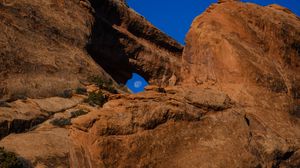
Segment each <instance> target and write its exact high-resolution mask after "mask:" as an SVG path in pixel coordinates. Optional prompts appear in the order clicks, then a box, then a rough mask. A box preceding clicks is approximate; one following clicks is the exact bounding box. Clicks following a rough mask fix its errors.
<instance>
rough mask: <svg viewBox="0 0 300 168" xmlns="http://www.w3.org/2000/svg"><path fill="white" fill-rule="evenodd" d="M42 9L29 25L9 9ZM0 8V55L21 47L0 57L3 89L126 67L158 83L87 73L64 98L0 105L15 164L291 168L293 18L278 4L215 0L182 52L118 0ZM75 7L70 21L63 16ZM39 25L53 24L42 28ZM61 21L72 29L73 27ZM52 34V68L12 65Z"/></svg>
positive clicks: (297, 129)
mask: <svg viewBox="0 0 300 168" xmlns="http://www.w3.org/2000/svg"><path fill="white" fill-rule="evenodd" d="M60 2H61V3H60ZM62 2H64V3H66V4H67V5H69V6H68V7H67V6H64V5H66V4H64V3H62ZM43 5H44V6H43ZM47 5H48V6H47ZM51 6H55V11H53V12H52V13H49V12H45V13H43V15H45V16H43V19H41V20H40V22H43V23H44V22H46V21H51V19H53V17H54V18H55V17H57V18H56V19H58V18H60V19H63V20H60V19H58V20H54V21H53V20H52V21H53V22H51V24H45V25H44V24H42V25H40V22H32V19H33V20H34V18H35V17H33V18H32V17H30V18H28V20H26V19H20V16H18V17H16V16H15V15H21V14H22V12H15V11H18V10H21V11H22V10H25V9H26V10H29V9H31V10H32V11H31V13H33V14H36V13H38V11H44V10H49V9H52V8H49V9H48V8H47V9H46V7H51ZM40 8H42V9H43V10H39V9H40ZM0 9H1V10H0V12H1V13H0V14H1V15H0V17H2V18H3V20H1V21H0V23H1V24H4V25H5V26H4V28H5V29H0V30H1V31H2V30H3V32H5V31H6V30H10V31H13V32H14V33H19V34H11V35H9V34H8V35H6V34H5V33H2V34H0V35H1V36H3V37H5V39H4V40H2V41H1V42H2V43H3V44H7V43H9V44H10V43H11V45H12V46H10V48H9V49H10V50H8V52H7V54H11V53H12V52H11V50H17V49H18V47H19V46H24V48H22V49H19V50H17V51H18V52H17V53H19V52H20V51H25V49H26V51H27V50H28V52H29V53H31V54H29V55H27V57H25V56H24V57H21V56H22V55H20V54H17V53H16V54H11V57H9V58H12V59H14V61H12V62H5V61H7V60H9V59H7V57H4V56H6V55H7V54H2V55H1V56H2V57H1V58H2V60H1V61H2V62H3V64H1V65H5V66H6V67H7V68H8V70H10V69H11V71H7V72H6V73H3V76H1V78H3V80H4V81H6V83H7V84H8V86H11V87H8V86H7V85H0V86H3V87H4V88H5V90H6V91H10V92H13V91H15V90H16V88H18V89H19V90H20V91H23V90H22V89H25V90H26V93H28V94H29V95H35V96H36V95H43V96H45V95H51V94H53V93H52V92H51V93H48V92H47V90H44V91H45V93H46V94H40V93H37V92H36V90H32V85H29V86H27V83H25V84H26V85H25V84H24V85H22V88H21V87H13V84H14V82H12V81H9V79H11V80H13V79H16V80H15V81H18V80H21V79H23V80H25V79H26V80H27V79H31V78H35V76H34V75H41V76H43V79H44V80H45V82H49V85H50V86H52V87H56V85H55V84H56V82H57V83H61V84H62V85H64V87H65V86H68V87H71V86H70V85H66V83H65V82H64V81H62V80H65V79H66V78H65V76H64V74H63V72H64V73H67V72H68V73H70V74H68V75H69V76H70V77H72V80H74V81H81V80H82V81H84V80H85V79H86V78H87V76H88V75H90V74H98V75H99V74H100V75H99V76H100V77H102V78H112V79H114V80H115V81H117V82H120V83H122V82H124V80H126V79H127V78H128V77H130V73H131V72H133V71H134V72H139V73H140V74H142V75H144V76H145V77H146V78H147V79H148V80H149V81H150V83H152V84H156V85H159V86H154V85H151V86H148V87H147V88H146V91H145V92H143V93H139V94H129V93H123V94H116V93H115V92H112V91H111V89H110V88H109V87H103V86H102V83H101V82H99V80H95V81H96V82H95V81H94V82H95V83H94V84H92V83H88V82H81V85H82V86H81V87H84V88H86V90H85V89H80V90H76V93H74V92H72V94H70V95H69V97H65V98H63V97H47V98H43V99H36V98H35V97H34V96H32V97H30V98H24V97H23V99H18V100H13V99H12V100H10V101H2V102H0V119H1V120H0V131H1V132H0V138H2V139H1V140H0V146H3V147H5V149H6V150H8V151H12V152H14V153H16V155H17V156H18V157H20V158H22V164H23V166H24V167H74V168H77V167H87V168H99V167H113V168H115V167H187V168H191V167H207V168H220V167H226V168H227V167H232V168H236V167H242V168H248V167H249V168H251V167H257V168H259V167H264V168H277V167H286V168H288V167H289V168H291V167H293V168H294V167H295V168H296V167H300V141H299V140H300V118H299V116H300V86H299V83H300V67H299V66H300V48H299V46H300V19H299V18H298V17H297V16H295V15H294V14H292V13H291V12H290V11H289V10H288V9H285V8H283V7H280V6H278V5H270V6H266V7H262V6H258V5H255V4H250V3H241V2H239V1H237V0H227V1H225V0H220V1H219V3H217V4H213V5H212V6H210V7H209V8H208V9H207V10H206V11H205V12H204V13H203V14H201V15H200V16H199V17H197V18H196V19H195V20H194V22H193V23H192V26H191V29H190V31H189V33H188V35H187V37H186V43H187V45H186V46H185V47H184V51H183V54H182V55H181V51H182V46H180V45H179V44H177V43H176V42H175V41H174V40H172V39H171V38H169V37H168V36H166V35H164V34H163V33H161V32H160V31H159V30H158V29H156V28H155V27H154V26H153V25H151V24H150V23H149V22H147V21H146V20H145V19H144V18H143V17H141V16H139V15H138V14H137V13H135V12H134V11H133V10H131V9H129V8H128V7H127V6H126V4H125V3H124V1H121V0H99V1H96V0H90V1H75V0H70V1H58V0H56V1H51V3H49V1H39V3H38V2H37V1H36V2H35V1H31V2H25V1H18V2H15V3H1V4H0ZM16 9H18V10H16ZM53 10H54V9H53ZM70 11H73V12H70ZM74 11H75V12H74ZM77 11H78V12H77ZM75 15H76V17H78V18H80V19H78V20H72V19H74V17H75ZM77 15H78V16H77ZM12 16H14V17H16V18H14V19H13V20H9V21H8V18H11V17H12ZM21 16H23V15H21ZM34 16H35V15H34ZM46 16H47V17H46ZM71 16H72V17H71ZM79 16H80V17H79ZM45 18H47V19H45ZM6 20H7V21H6ZM5 21H6V22H5ZM59 21H60V22H59ZM62 23H64V24H62ZM19 24H20V25H23V24H24V25H23V26H26V25H27V26H28V25H31V24H32V26H36V27H35V29H28V28H26V29H25V30H26V31H25V30H24V31H25V32H27V33H29V35H27V34H26V33H21V32H19V29H18V28H19V27H18V26H16V25H19ZM52 24H53V25H52ZM68 24H69V25H68ZM20 25H19V26H20ZM50 25H51V26H53V27H56V29H58V30H57V31H58V32H60V33H58V34H56V33H55V32H51V31H50V32H48V29H47V26H50ZM70 25H74V27H78V26H79V25H82V27H80V26H79V28H81V29H79V30H80V31H79V30H78V32H77V31H74V32H73V31H71V30H72V29H70V27H72V26H70ZM43 26H46V27H43ZM39 28H41V30H40V29H39ZM42 30H43V31H46V30H47V31H46V32H47V33H49V35H45V32H43V31H42ZM35 31H38V32H35ZM63 32H64V33H63ZM75 32H77V33H79V34H76V33H75ZM0 33H1V32H0ZM47 33H46V34H47ZM73 33H74V34H73ZM52 34H53V35H52ZM21 35H22V36H24V37H22V38H20V36H21ZM54 35H55V38H54V37H53V36H54ZM67 37H68V38H69V37H72V38H74V41H79V42H78V44H77V43H75V42H74V41H72V42H69V41H68V38H67ZM11 38H14V39H19V40H14V41H12V42H10V41H9V40H11ZM29 38H30V39H31V40H30V39H29ZM40 38H42V39H43V40H44V41H39V40H40ZM53 38H54V39H53ZM22 40H24V41H26V43H25V42H22ZM69 40H70V39H69ZM35 41H37V42H35ZM52 41H56V42H57V43H54V44H53V45H54V46H52V47H53V48H51V49H53V50H54V51H53V52H55V54H63V55H62V56H64V57H62V56H61V57H59V58H58V57H55V58H57V61H61V63H64V64H65V65H64V66H59V68H60V69H58V70H57V72H51V73H50V72H48V71H42V70H39V71H38V72H35V71H34V72H33V71H29V69H26V67H28V66H25V65H24V66H23V64H20V62H21V60H23V59H25V58H26V59H30V61H31V64H32V65H34V66H35V65H40V64H41V63H43V62H42V61H43V60H51V59H53V58H52V57H53V56H51V54H53V53H51V52H50V51H49V52H45V53H44V56H45V58H47V59H42V58H44V57H41V55H39V54H37V52H42V51H39V50H43V52H44V49H43V47H45V46H47V45H46V44H48V42H52ZM2 43H1V44H2ZM29 43H30V45H31V48H30V46H29ZM35 43H37V44H36V45H33V44H35ZM14 45H15V47H14ZM38 45H41V46H40V47H35V46H38ZM61 45H62V46H61ZM3 46H7V45H3ZM0 51H1V52H2V51H6V50H0ZM75 51H76V52H80V53H82V54H81V55H78V59H80V60H82V61H86V62H88V63H89V65H90V66H87V65H85V66H83V67H82V68H83V69H82V71H81V73H74V71H73V69H72V68H75V69H76V68H78V65H77V63H78V62H77V61H79V62H80V60H77V61H76V60H73V58H74V57H72V56H70V55H68V54H67V53H69V52H75ZM21 53H23V52H21ZM50 53H51V54H50ZM17 58H18V59H17ZM19 58H20V59H19ZM21 58H22V59H21ZM37 60H40V62H37ZM72 60H73V61H75V63H74V62H72ZM39 63H40V64H39ZM49 64H50V65H54V64H52V63H49ZM10 65H12V66H10ZM29 67H30V66H29ZM40 67H42V68H44V67H45V64H42V65H41V66H40ZM3 68H4V66H3ZM14 68H16V69H14ZM24 68H25V69H24ZM19 69H21V70H22V71H17V70H19ZM14 70H16V72H14ZM25 70H26V71H25ZM3 72H4V71H3ZM17 72H18V73H17ZM16 74H18V75H16ZM31 74H33V76H31ZM58 74H59V75H61V76H57V75H58ZM26 75H28V76H29V77H27V76H26ZM45 75H50V79H52V77H53V82H54V83H52V81H51V80H46V79H48V77H47V76H45ZM69 76H68V77H69ZM54 77H55V78H54ZM33 81H34V80H33ZM75 83H76V82H75ZM99 83H101V84H99ZM28 84H30V83H28ZM111 84H112V85H116V84H115V83H111ZM174 85H175V86H174ZM43 86H44V85H43ZM64 87H62V88H64ZM71 88H72V87H71ZM37 90H39V89H37ZM93 101H95V102H93ZM99 103H100V104H99ZM102 105H103V106H102ZM0 159H1V156H0ZM0 165H1V163H0Z"/></svg>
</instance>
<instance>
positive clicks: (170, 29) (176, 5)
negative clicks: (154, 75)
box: [126, 0, 300, 93]
mask: <svg viewBox="0 0 300 168" xmlns="http://www.w3.org/2000/svg"><path fill="white" fill-rule="evenodd" d="M241 1H242V2H251V3H256V4H259V5H263V6H265V5H270V4H279V5H281V6H284V7H286V8H288V9H290V10H291V11H292V12H294V13H295V14H296V15H298V16H300V0H241ZM216 2H217V0H127V3H128V5H129V6H130V7H131V8H133V9H134V10H135V11H137V12H138V13H139V14H141V15H143V16H144V17H145V18H146V19H147V20H149V21H150V22H151V23H152V24H153V25H154V26H156V27H157V28H159V29H160V30H162V31H163V32H165V33H166V34H168V35H169V36H171V37H173V38H174V39H175V40H177V41H178V42H180V43H181V44H185V43H184V39H185V35H186V33H187V32H188V30H189V28H190V25H191V23H192V21H193V20H194V18H195V17H196V16H198V15H200V14H201V13H202V12H204V10H205V9H206V8H207V7H208V6H209V5H210V4H212V3H216ZM126 85H127V87H128V88H129V89H130V90H131V91H132V92H133V93H138V92H141V91H144V87H145V86H146V85H148V83H147V81H146V80H144V79H143V77H141V76H139V75H138V74H135V73H134V74H133V76H132V78H131V79H130V80H129V81H128V82H127V83H126Z"/></svg>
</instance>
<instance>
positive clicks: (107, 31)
mask: <svg viewBox="0 0 300 168" xmlns="http://www.w3.org/2000/svg"><path fill="white" fill-rule="evenodd" d="M91 5H92V7H93V8H94V10H95V14H94V15H95V21H96V22H95V25H94V28H93V32H92V35H91V43H90V44H88V46H87V47H88V51H89V53H90V54H91V55H92V57H93V58H94V59H95V60H96V61H97V63H99V64H100V65H101V66H102V67H103V68H104V69H105V70H106V71H107V72H109V74H111V75H112V76H113V78H114V79H115V80H117V81H118V82H121V83H125V82H126V80H128V79H129V78H130V77H131V74H132V73H133V72H137V73H140V74H141V75H142V76H144V77H145V78H146V79H147V80H148V81H149V82H150V83H153V84H158V85H162V86H166V85H169V84H170V85H174V84H176V83H177V81H178V80H179V75H180V58H181V54H182V50H183V47H182V46H181V45H180V44H178V43H177V42H176V41H174V40H173V39H171V38H170V37H168V36H167V35H165V34H164V33H162V32H161V31H160V30H158V29H157V28H155V27H154V26H153V25H152V24H151V23H149V22H148V21H147V20H146V19H145V18H143V17H142V16H140V15H139V14H137V13H136V12H135V11H133V10H131V9H129V8H128V6H127V5H126V4H125V3H124V2H120V1H111V0H103V1H91Z"/></svg>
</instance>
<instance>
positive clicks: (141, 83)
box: [126, 73, 148, 93]
mask: <svg viewBox="0 0 300 168" xmlns="http://www.w3.org/2000/svg"><path fill="white" fill-rule="evenodd" d="M147 85H148V82H147V81H146V80H145V79H144V78H143V77H141V76H140V75H138V74H136V73H133V74H132V78H131V79H129V80H128V81H127V82H126V86H127V87H128V88H129V89H130V90H131V91H132V92H133V93H139V92H142V91H144V87H145V86H147Z"/></svg>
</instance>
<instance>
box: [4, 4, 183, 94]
mask: <svg viewBox="0 0 300 168" xmlns="http://www.w3.org/2000/svg"><path fill="white" fill-rule="evenodd" d="M91 4H92V6H91ZM111 11H113V12H111ZM0 17H1V18H0V27H1V29H0V63H1V64H0V81H1V83H0V98H1V97H3V96H5V98H7V97H10V96H15V95H26V96H29V97H49V96H55V95H59V94H61V93H62V92H63V91H64V90H65V89H69V88H76V87H78V86H80V85H81V82H82V81H85V80H86V79H87V78H88V77H89V76H92V75H98V76H101V77H103V78H109V76H110V75H111V76H113V78H114V79H115V80H116V81H117V82H119V83H125V82H126V80H127V79H129V78H130V77H131V74H132V72H139V73H141V74H142V75H144V76H145V78H147V79H148V80H150V82H152V83H156V84H164V85H168V84H169V83H170V84H172V85H174V84H175V83H176V81H177V78H176V76H179V73H180V66H179V63H180V61H179V60H180V59H179V57H180V55H181V52H182V46H181V45H179V44H178V43H177V42H175V41H174V40H172V39H171V38H169V37H168V36H166V35H165V34H163V33H162V32H160V31H159V30H158V29H156V28H155V27H154V26H152V25H151V24H150V23H149V22H147V21H146V20H145V19H144V18H143V17H141V16H140V15H138V14H137V13H135V12H134V11H132V10H130V9H129V8H128V7H127V6H126V5H125V3H124V2H123V1H112V0H101V1H97V0H93V1H91V2H90V1H87V0H85V1H82V0H68V1H64V0H42V1H39V0H33V1H26V0H20V1H1V2H0ZM92 58H94V59H92ZM95 61H96V62H97V63H98V64H100V65H101V66H99V65H98V64H97V63H96V62H95ZM122 67H123V68H122ZM102 68H104V69H105V70H106V72H108V73H110V75H108V74H107V73H106V72H105V71H104V70H103V69H102ZM116 68H118V69H116ZM169 79H171V80H169ZM169 81H170V82H169Z"/></svg>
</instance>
